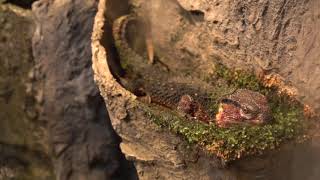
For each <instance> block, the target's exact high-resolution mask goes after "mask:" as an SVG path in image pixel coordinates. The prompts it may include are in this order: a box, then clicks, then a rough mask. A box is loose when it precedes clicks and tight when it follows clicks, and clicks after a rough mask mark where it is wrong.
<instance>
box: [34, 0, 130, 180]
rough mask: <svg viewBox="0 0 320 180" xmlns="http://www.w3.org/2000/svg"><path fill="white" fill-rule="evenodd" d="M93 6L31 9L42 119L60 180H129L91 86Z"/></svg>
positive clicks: (84, 2)
mask: <svg viewBox="0 0 320 180" xmlns="http://www.w3.org/2000/svg"><path fill="white" fill-rule="evenodd" d="M96 4H97V3H96V1H95V0H89V1H88V0H80V1H72V0H70V1H69V0H67V1H63V0H58V1H44V0H42V1H37V2H36V3H34V4H33V7H32V11H33V12H34V15H35V19H36V30H35V34H34V37H33V55H34V58H35V61H36V63H37V66H39V69H40V73H39V74H38V77H40V79H41V80H42V81H43V86H42V88H43V92H44V93H43V99H44V101H43V108H42V111H41V114H40V120H41V121H44V122H45V123H46V124H47V128H48V132H49V134H48V138H49V144H50V150H52V153H53V154H52V158H53V164H54V168H55V173H56V177H57V179H60V180H73V179H74V180H78V179H96V180H99V179H101V180H102V179H119V178H124V179H128V178H126V176H127V172H130V166H129V165H128V164H126V162H125V161H123V157H122V156H121V154H120V149H119V138H118V137H117V135H116V134H115V133H114V131H113V129H112V127H111V126H110V121H109V118H108V113H107V111H106V108H105V104H104V102H103V99H102V98H101V96H100V94H99V91H98V89H97V87H96V85H95V84H94V82H93V76H92V69H91V61H90V59H91V48H90V37H91V32H92V25H93V17H94V15H95V13H96ZM120 167H121V168H122V167H123V169H120ZM120 172H121V173H120ZM122 172H124V173H122Z"/></svg>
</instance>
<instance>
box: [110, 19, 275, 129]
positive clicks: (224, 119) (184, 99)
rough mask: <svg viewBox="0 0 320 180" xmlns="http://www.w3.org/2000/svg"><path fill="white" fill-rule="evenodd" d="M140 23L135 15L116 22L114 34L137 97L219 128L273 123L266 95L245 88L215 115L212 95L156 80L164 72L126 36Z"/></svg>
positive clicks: (227, 100)
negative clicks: (136, 48)
mask: <svg viewBox="0 0 320 180" xmlns="http://www.w3.org/2000/svg"><path fill="white" fill-rule="evenodd" d="M133 21H137V20H136V17H134V16H130V15H128V16H122V17H120V18H119V19H117V20H116V21H115V22H114V25H113V35H114V38H115V44H116V46H117V49H118V51H119V54H120V59H121V61H126V64H130V65H131V66H132V67H131V68H132V69H131V70H132V71H133V72H134V74H136V75H133V77H135V78H131V80H130V82H132V83H133V84H134V85H133V86H131V87H129V86H127V88H128V87H129V88H128V89H130V90H131V91H132V92H136V94H138V95H141V94H144V95H148V96H150V98H151V101H152V102H154V103H157V104H159V105H163V106H166V107H168V108H171V109H174V110H178V111H179V112H182V113H184V114H186V115H187V116H189V117H192V118H193V119H196V120H199V121H202V122H205V123H209V122H215V123H216V124H217V125H218V126H219V127H229V126H232V125H235V124H238V125H239V124H250V125H259V124H265V123H267V122H269V121H270V119H271V117H270V115H271V112H270V108H269V106H268V102H267V99H266V97H265V96H264V95H262V94H260V93H258V92H254V91H250V90H245V89H239V90H237V91H235V92H234V93H232V94H231V95H228V96H226V97H224V98H223V99H222V100H221V101H220V102H219V103H220V109H219V112H218V113H217V115H215V114H213V112H212V109H210V108H212V107H211V105H212V100H211V99H210V98H209V97H210V95H209V93H206V92H204V91H203V90H201V89H195V88H194V87H191V86H190V85H187V84H185V83H175V82H168V81H167V79H165V78H163V79H160V77H159V78H158V79H157V78H156V77H158V76H159V74H163V73H164V72H163V71H159V70H156V68H152V66H151V65H150V64H149V63H147V60H146V58H145V57H143V56H141V55H139V54H138V53H136V52H135V51H134V50H133V48H131V47H130V44H129V43H128V34H127V33H126V31H127V28H128V24H130V22H133Z"/></svg>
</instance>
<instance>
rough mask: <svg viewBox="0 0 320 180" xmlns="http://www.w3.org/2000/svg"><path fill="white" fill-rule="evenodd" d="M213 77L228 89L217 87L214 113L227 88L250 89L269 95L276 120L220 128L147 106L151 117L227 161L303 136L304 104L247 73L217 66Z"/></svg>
mask: <svg viewBox="0 0 320 180" xmlns="http://www.w3.org/2000/svg"><path fill="white" fill-rule="evenodd" d="M217 67H218V68H216V71H215V72H216V74H215V75H214V76H211V77H212V78H223V79H225V80H226V81H227V85H226V86H225V87H220V88H217V90H216V91H215V92H213V94H212V100H213V103H212V111H215V112H216V111H217V108H218V106H217V103H214V102H217V101H216V100H217V99H218V98H219V97H221V94H222V93H223V92H224V93H225V92H226V89H229V90H231V89H234V88H247V89H251V90H255V91H259V92H261V93H263V94H265V95H266V96H267V98H268V100H269V103H270V107H271V109H272V115H273V117H274V121H273V122H272V123H271V124H268V125H264V126H235V127H231V128H218V127H217V126H216V125H215V124H214V123H212V124H203V123H200V122H196V121H191V120H187V119H185V118H183V117H181V116H179V115H178V114H177V113H176V112H174V111H170V110H165V111H163V109H160V110H159V109H158V108H154V107H151V106H145V105H144V110H145V112H146V114H147V115H148V117H149V118H150V119H151V120H152V121H153V122H154V123H156V124H157V125H158V126H160V127H163V128H168V129H169V130H171V131H172V132H174V133H177V134H179V135H181V136H182V137H184V138H185V139H186V140H187V141H188V142H189V143H191V144H197V145H199V146H200V147H202V148H203V149H204V150H205V151H207V152H209V153H212V154H215V155H217V156H218V157H220V158H222V159H223V160H224V161H226V162H227V161H231V160H235V159H238V158H241V157H244V156H248V155H254V154H261V153H263V152H265V151H267V150H272V149H275V148H276V147H278V146H279V145H280V144H281V143H283V142H285V141H287V140H293V139H296V138H298V137H302V136H303V133H304V129H305V124H304V123H303V119H304V117H303V105H302V104H300V103H299V102H297V101H294V100H291V99H290V98H289V97H288V96H286V95H278V94H277V93H276V90H275V89H268V88H266V87H263V85H262V84H261V83H260V82H259V81H258V79H257V78H256V77H255V76H253V75H251V74H249V73H246V72H242V71H232V70H229V69H227V68H225V67H224V66H217Z"/></svg>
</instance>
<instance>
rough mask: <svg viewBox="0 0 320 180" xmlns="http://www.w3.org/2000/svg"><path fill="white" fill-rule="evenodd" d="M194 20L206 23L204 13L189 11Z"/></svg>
mask: <svg viewBox="0 0 320 180" xmlns="http://www.w3.org/2000/svg"><path fill="white" fill-rule="evenodd" d="M189 12H190V14H191V16H192V18H193V20H195V21H197V22H202V21H204V12H203V11H200V10H190V11H189Z"/></svg>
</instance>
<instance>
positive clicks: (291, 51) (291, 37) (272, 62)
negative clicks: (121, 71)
mask: <svg viewBox="0 0 320 180" xmlns="http://www.w3.org/2000/svg"><path fill="white" fill-rule="evenodd" d="M112 2H116V1H112V0H101V1H100V4H99V11H98V13H97V16H96V19H95V27H94V34H93V36H92V40H93V42H92V51H93V59H92V60H93V69H94V72H95V80H96V82H97V84H98V85H99V88H100V91H101V94H102V96H103V97H104V98H105V101H106V103H107V104H108V111H109V113H110V118H111V121H112V124H113V126H114V128H115V130H116V131H117V133H118V134H119V135H120V136H121V138H122V139H123V141H122V143H121V145H120V147H121V150H122V151H123V152H124V153H125V155H126V157H127V158H128V159H131V160H133V161H134V164H135V167H136V169H137V173H138V176H139V178H140V179H194V178H200V179H260V178H261V179H301V178H302V177H304V178H305V179H310V180H311V179H317V178H318V173H317V169H319V168H318V167H319V163H318V162H319V158H320V157H319V155H318V153H317V152H319V147H318V146H317V145H316V144H317V143H316V142H317V141H318V139H317V138H318V137H315V138H314V139H313V140H314V141H315V142H312V143H305V144H302V145H295V144H287V145H283V146H282V148H281V150H280V151H277V152H275V153H270V154H266V155H264V156H258V157H252V158H247V159H242V160H240V161H237V162H234V163H232V164H230V166H228V167H223V166H221V164H220V162H219V161H218V160H217V159H215V158H214V157H208V156H206V155H205V154H202V153H201V151H198V150H197V149H193V150H194V151H192V150H191V151H190V149H188V148H186V147H185V146H184V141H183V140H182V139H181V138H179V137H177V136H176V135H174V134H172V133H170V132H167V131H166V130H162V129H160V128H158V127H156V126H155V125H154V124H152V123H151V122H150V119H149V118H148V117H146V115H145V114H144V113H142V112H141V108H143V107H141V106H139V104H138V105H137V103H136V97H135V96H134V95H133V94H131V93H130V92H128V91H127V90H125V89H123V87H122V86H120V84H119V83H118V82H117V81H116V80H115V78H114V77H113V75H112V74H111V71H112V72H114V67H113V65H115V64H116V63H114V62H116V61H117V58H116V53H115V51H114V48H113V47H112V43H113V42H112V35H111V33H110V23H111V22H112V20H114V18H116V17H117V16H112V17H111V16H109V15H110V14H111V15H115V14H118V15H120V14H123V12H121V13H120V12H119V11H118V10H119V9H117V8H110V7H109V4H112ZM130 2H132V3H133V4H134V6H133V7H134V10H135V11H137V12H138V13H140V14H142V15H146V16H149V18H150V19H151V27H152V33H153V35H154V36H153V37H154V41H155V46H156V51H157V52H156V53H157V55H159V54H160V58H161V57H162V56H166V55H167V56H171V59H174V60H175V61H179V60H178V58H173V57H179V54H181V52H184V54H188V56H189V57H193V59H192V60H191V61H190V62H186V61H185V64H183V63H182V64H180V65H181V67H187V68H191V69H192V65H195V64H197V63H199V62H200V61H202V62H204V63H203V64H201V65H203V66H210V63H209V62H210V59H218V60H221V61H222V62H223V63H225V64H227V65H229V66H233V67H237V68H245V69H249V70H256V69H259V71H260V70H261V71H264V72H265V73H277V74H280V75H282V76H283V77H284V80H285V82H286V83H288V84H291V83H292V84H293V85H295V86H296V87H297V88H298V89H299V96H300V98H301V97H303V96H305V95H308V97H309V98H310V99H312V98H316V97H313V94H310V93H309V92H308V91H309V89H310V88H314V87H317V86H318V83H317V82H318V80H317V79H313V80H312V82H313V83H314V84H312V86H311V87H309V89H308V88H306V89H305V90H303V89H302V88H300V86H299V84H298V83H297V82H298V81H294V78H293V77H298V74H295V75H293V76H291V75H292V74H294V73H298V72H296V71H294V72H293V71H292V72H291V70H295V69H294V66H293V65H292V64H291V63H293V64H294V62H297V61H299V62H300V63H307V64H309V63H310V64H313V63H315V60H310V61H308V62H305V61H302V60H297V58H296V53H297V52H298V51H297V49H299V47H300V46H301V44H299V43H300V41H299V42H298V41H297V40H295V39H298V36H300V35H301V34H300V32H301V31H299V29H300V26H307V27H312V26H313V25H312V26H308V25H306V23H305V22H304V21H303V19H302V15H306V16H308V14H312V15H311V16H312V17H314V16H315V14H317V12H315V10H314V9H313V8H311V7H313V5H314V4H317V2H316V1H280V2H278V1H277V2H275V1H274V2H271V1H241V2H240V1H232V0H230V1H206V0H199V1H198V0H197V1H188V0H185V1H183V0H181V1H179V2H180V3H181V5H182V7H185V8H186V10H193V11H192V13H191V14H192V17H191V20H196V22H195V23H194V24H193V25H190V24H188V23H185V22H183V21H184V20H183V19H184V18H185V17H187V18H188V16H185V14H184V12H186V10H183V9H181V6H179V5H177V1H173V0H172V1H166V0H154V1H152V3H151V6H150V4H149V5H146V6H144V2H146V1H142V0H140V1H139V0H133V1H130ZM148 2H150V1H148ZM140 7H143V8H151V10H150V11H148V9H142V11H140V12H139V8H140ZM216 7H219V8H216ZM145 10H147V11H145ZM199 10H200V11H199ZM181 12H182V13H181ZM200 12H204V17H203V19H202V18H196V17H195V16H199V14H200V16H201V13H200ZM150 13H151V14H150ZM105 15H106V17H105ZM316 17H317V15H316ZM110 19H111V21H110ZM289 19H290V20H289ZM189 20H190V19H189ZM312 21H314V22H316V23H317V22H318V20H316V18H312ZM167 26H168V27H167ZM166 27H167V28H166ZM307 27H306V28H307ZM297 30H298V31H299V32H296V31H297ZM310 34H311V37H313V34H312V33H309V35H310ZM172 41H174V42H172ZM301 43H302V42H301ZM302 44H303V43H302ZM315 44H316V43H315ZM310 47H311V46H310ZM313 47H316V46H312V48H313ZM315 49H317V48H315ZM317 52H318V51H317ZM317 52H315V53H313V54H312V57H318V53H317ZM180 57H181V56H180ZM106 60H107V61H108V63H109V66H108V65H107V62H106ZM169 63H170V62H169ZM187 63H190V66H189V64H187ZM199 64H200V63H199ZM180 65H179V66H180ZM287 65H290V66H287ZM170 67H171V66H170ZM181 67H177V68H181ZM195 67H197V66H195ZM109 68H110V69H109ZM291 68H292V69H291ZM316 73H317V72H316ZM300 75H301V76H304V75H305V73H304V72H301V73H300ZM305 77H307V76H305ZM308 77H311V76H308ZM312 77H313V75H312ZM291 81H292V82H291ZM312 93H316V92H312ZM317 94H318V93H317ZM304 102H307V103H310V104H312V105H313V106H314V107H315V108H317V107H318V103H317V101H313V100H311V101H309V100H307V99H305V101H304ZM191 149H192V148H191Z"/></svg>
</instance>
